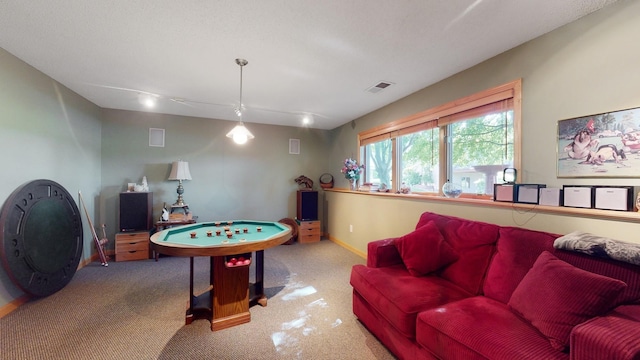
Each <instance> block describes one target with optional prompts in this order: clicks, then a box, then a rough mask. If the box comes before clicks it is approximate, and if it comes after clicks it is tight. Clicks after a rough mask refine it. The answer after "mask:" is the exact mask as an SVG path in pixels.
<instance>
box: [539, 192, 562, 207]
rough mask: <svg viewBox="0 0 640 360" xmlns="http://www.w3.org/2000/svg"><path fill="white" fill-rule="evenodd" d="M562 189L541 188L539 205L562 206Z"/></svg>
mask: <svg viewBox="0 0 640 360" xmlns="http://www.w3.org/2000/svg"><path fill="white" fill-rule="evenodd" d="M562 200H563V199H562V189H560V188H541V189H540V199H539V202H538V204H539V205H546V206H562Z"/></svg>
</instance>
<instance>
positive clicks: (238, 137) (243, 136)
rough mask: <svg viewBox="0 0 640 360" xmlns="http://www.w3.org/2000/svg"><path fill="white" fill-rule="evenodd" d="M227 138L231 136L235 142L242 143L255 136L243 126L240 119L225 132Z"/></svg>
mask: <svg viewBox="0 0 640 360" xmlns="http://www.w3.org/2000/svg"><path fill="white" fill-rule="evenodd" d="M227 137H228V138H232V139H233V141H235V142H236V144H244V143H246V142H247V140H250V139H253V138H255V136H253V134H252V133H251V131H249V129H247V128H246V127H245V126H244V123H242V121H241V122H240V123H238V125H236V127H234V128H233V129H232V130H231V131H229V132H228V133H227Z"/></svg>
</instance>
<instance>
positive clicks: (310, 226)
mask: <svg viewBox="0 0 640 360" xmlns="http://www.w3.org/2000/svg"><path fill="white" fill-rule="evenodd" d="M298 232H318V233H320V221H301V222H300V225H299V226H298Z"/></svg>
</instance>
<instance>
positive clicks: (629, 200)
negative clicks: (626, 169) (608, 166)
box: [594, 186, 633, 211]
mask: <svg viewBox="0 0 640 360" xmlns="http://www.w3.org/2000/svg"><path fill="white" fill-rule="evenodd" d="M594 207H595V208H596V209H604V210H620V211H632V210H633V186H596V187H595V204H594Z"/></svg>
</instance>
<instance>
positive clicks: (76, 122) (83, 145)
mask: <svg viewBox="0 0 640 360" xmlns="http://www.w3.org/2000/svg"><path fill="white" fill-rule="evenodd" d="M100 117H101V110H100V109H99V108H98V107H97V106H95V105H93V104H91V103H90V102H88V101H86V100H85V99H83V98H82V97H80V96H78V95H77V94H75V93H73V92H71V91H70V90H69V89H67V88H65V87H64V86H62V85H60V84H58V83H57V82H55V81H53V80H52V79H51V78H49V77H48V76H46V75H44V74H42V73H41V72H39V71H37V70H35V69H33V68H32V67H31V66H29V65H27V64H25V63H24V62H22V61H20V60H18V59H17V58H16V57H14V56H13V55H11V54H9V53H8V52H6V51H4V50H3V49H0V144H2V176H0V199H2V202H4V200H5V199H7V198H8V197H9V195H10V194H11V193H12V192H13V191H14V190H15V189H16V188H17V187H19V186H20V185H22V184H25V183H27V182H30V181H32V180H36V179H49V180H53V181H55V182H58V183H59V184H60V185H62V186H63V187H64V188H65V189H67V191H68V192H69V193H70V194H71V195H72V196H74V198H75V199H76V202H77V201H78V198H77V193H78V191H82V194H83V197H84V200H85V201H86V203H87V207H88V210H89V212H90V214H92V216H93V214H95V208H94V204H95V202H94V199H95V198H96V197H97V196H98V195H99V194H100V167H101V164H100V142H101V139H100V135H101V133H100ZM78 206H80V205H79V204H78ZM82 220H83V225H84V226H83V230H84V248H83V259H88V258H89V257H90V256H91V253H92V248H91V240H92V237H91V233H90V230H89V227H88V226H87V225H86V218H85V217H84V215H83V216H82ZM0 245H2V244H0ZM21 295H23V293H22V291H21V290H20V289H18V288H17V287H16V286H14V284H13V283H12V282H11V280H10V279H9V277H8V274H7V273H6V272H5V271H4V268H0V308H2V306H4V305H6V304H7V303H9V302H11V301H13V300H14V299H16V298H18V297H20V296H21Z"/></svg>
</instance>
